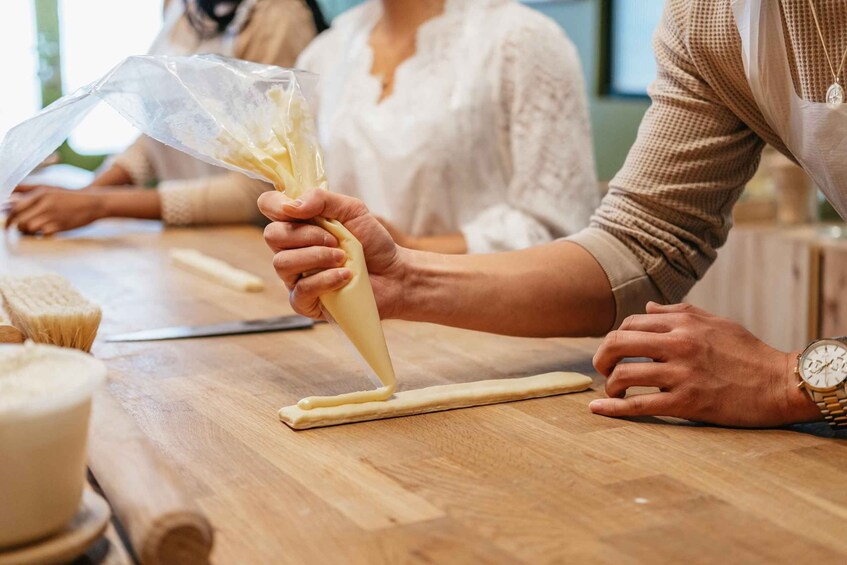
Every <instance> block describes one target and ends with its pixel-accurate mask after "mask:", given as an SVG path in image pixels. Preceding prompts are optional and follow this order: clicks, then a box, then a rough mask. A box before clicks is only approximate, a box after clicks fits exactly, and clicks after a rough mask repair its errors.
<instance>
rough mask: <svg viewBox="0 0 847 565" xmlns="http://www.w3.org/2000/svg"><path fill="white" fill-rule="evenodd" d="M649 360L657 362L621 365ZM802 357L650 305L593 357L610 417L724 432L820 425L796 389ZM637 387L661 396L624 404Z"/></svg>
mask: <svg viewBox="0 0 847 565" xmlns="http://www.w3.org/2000/svg"><path fill="white" fill-rule="evenodd" d="M631 357H647V358H650V359H652V360H653V362H644V363H639V362H629V363H621V361H622V360H623V359H625V358H631ZM795 361H796V353H794V354H790V353H783V352H781V351H777V350H776V349H773V348H772V347H770V346H768V345H766V344H765V343H763V342H762V341H760V340H758V339H757V338H756V337H755V336H753V334H751V333H750V332H748V331H747V330H745V329H744V328H743V327H741V326H740V325H738V324H737V323H735V322H733V321H731V320H727V319H724V318H719V317H717V316H713V315H711V314H709V313H708V312H705V311H703V310H701V309H699V308H696V307H694V306H691V305H688V304H675V305H672V306H660V305H658V304H655V303H652V302H651V303H649V304H648V305H647V314H644V315H637V316H630V317H629V318H627V319H626V320H624V322H623V324H621V327H620V329H619V330H617V331H613V332H610V333H609V334H608V335H607V336H606V338H605V340H604V341H603V343H602V344H601V345H600V349H599V350H598V351H597V354H596V355H595V356H594V367H595V368H596V369H597V370H598V371H599V372H600V373H602V374H603V375H605V376H606V377H607V380H606V394H608V395H609V398H608V399H602V400H595V401H593V402H592V403H591V405H590V407H591V410H592V411H593V412H594V413H596V414H601V415H604V416H614V417H617V416H648V415H649V416H674V417H678V418H685V419H686V420H694V421H698V422H706V423H711V424H720V425H726V426H739V427H770V426H780V425H785V424H790V423H797V422H806V421H813V420H820V419H821V415H820V412H819V411H818V409H817V407H816V406H815V405H814V404H813V403H812V402H811V400H810V399H809V398H808V396H807V395H806V393H805V392H804V391H802V390H800V389H798V388H797V382H798V381H797V378H796V377H795V376H794V372H793V369H794V365H795ZM634 386H644V387H656V388H658V389H659V391H660V392H656V393H652V394H641V395H635V396H629V397H625V395H626V392H627V389H629V388H630V387H634Z"/></svg>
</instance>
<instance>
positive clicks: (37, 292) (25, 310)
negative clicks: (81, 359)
mask: <svg viewBox="0 0 847 565" xmlns="http://www.w3.org/2000/svg"><path fill="white" fill-rule="evenodd" d="M0 295H2V297H3V304H4V306H5V308H6V312H7V313H8V315H9V318H10V320H11V325H12V326H14V327H15V328H17V329H18V330H19V331H20V333H21V334H23V338H25V339H30V340H32V341H34V342H37V343H47V344H51V345H58V346H59V347H71V348H74V349H81V350H82V351H86V352H87V351H90V350H91V346H92V344H93V343H94V338H95V336H96V335H97V329H98V328H99V327H100V319H101V317H102V314H101V312H100V307H99V306H97V305H96V304H93V303H91V302H89V301H88V300H86V299H85V298H84V297H83V296H82V295H80V294H79V293H78V292H77V291H76V289H74V287H73V286H72V285H71V283H70V282H68V280H67V279H65V278H64V277H61V276H59V275H54V274H50V275H36V276H25V277H2V278H0ZM0 327H2V326H0ZM0 339H2V338H0Z"/></svg>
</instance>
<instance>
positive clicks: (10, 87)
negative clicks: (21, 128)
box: [0, 0, 41, 138]
mask: <svg viewBox="0 0 847 565" xmlns="http://www.w3.org/2000/svg"><path fill="white" fill-rule="evenodd" d="M0 53H2V54H3V55H2V57H0V71H2V73H3V78H4V80H3V83H4V88H3V91H2V99H3V103H2V104H0V138H2V137H3V136H4V135H6V132H7V131H9V129H10V128H12V127H13V126H14V125H16V124H18V123H20V122H22V121H23V120H25V119H26V118H28V117H30V116H31V115H33V114H35V113H36V112H38V110H39V108H41V87H40V83H39V81H38V50H37V46H36V33H35V10H34V5H33V3H32V2H31V1H30V0H11V1H7V2H4V3H3V17H2V18H0Z"/></svg>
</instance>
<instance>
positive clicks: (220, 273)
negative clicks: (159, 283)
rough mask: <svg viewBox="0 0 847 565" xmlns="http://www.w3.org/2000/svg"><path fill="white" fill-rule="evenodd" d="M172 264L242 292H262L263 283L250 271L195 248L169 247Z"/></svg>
mask: <svg viewBox="0 0 847 565" xmlns="http://www.w3.org/2000/svg"><path fill="white" fill-rule="evenodd" d="M171 260H172V261H173V263H174V265H176V266H178V267H181V268H182V269H185V270H186V271H190V272H192V273H194V274H195V275H200V276H201V277H204V278H206V279H208V280H210V281H213V282H216V283H218V284H222V285H223V286H226V287H229V288H231V289H233V290H240V291H242V292H262V291H263V290H264V289H265V283H264V281H262V279H260V278H259V277H257V276H256V275H254V274H252V273H248V272H247V271H242V270H241V269H236V268H235V267H233V266H232V265H230V264H229V263H227V262H225V261H221V260H220V259H215V258H214V257H209V256H208V255H205V254H203V253H200V252H199V251H197V250H196V249H183V248H176V249H171Z"/></svg>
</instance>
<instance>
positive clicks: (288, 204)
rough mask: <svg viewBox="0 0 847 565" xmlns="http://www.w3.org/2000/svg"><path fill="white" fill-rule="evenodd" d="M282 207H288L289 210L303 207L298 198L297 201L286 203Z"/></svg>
mask: <svg viewBox="0 0 847 565" xmlns="http://www.w3.org/2000/svg"><path fill="white" fill-rule="evenodd" d="M284 205H285V206H288V207H290V208H299V207H300V206H302V205H303V201H302V200H300V199H299V198H298V199H297V200H292V201H291V202H286V203H285V204H284Z"/></svg>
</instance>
